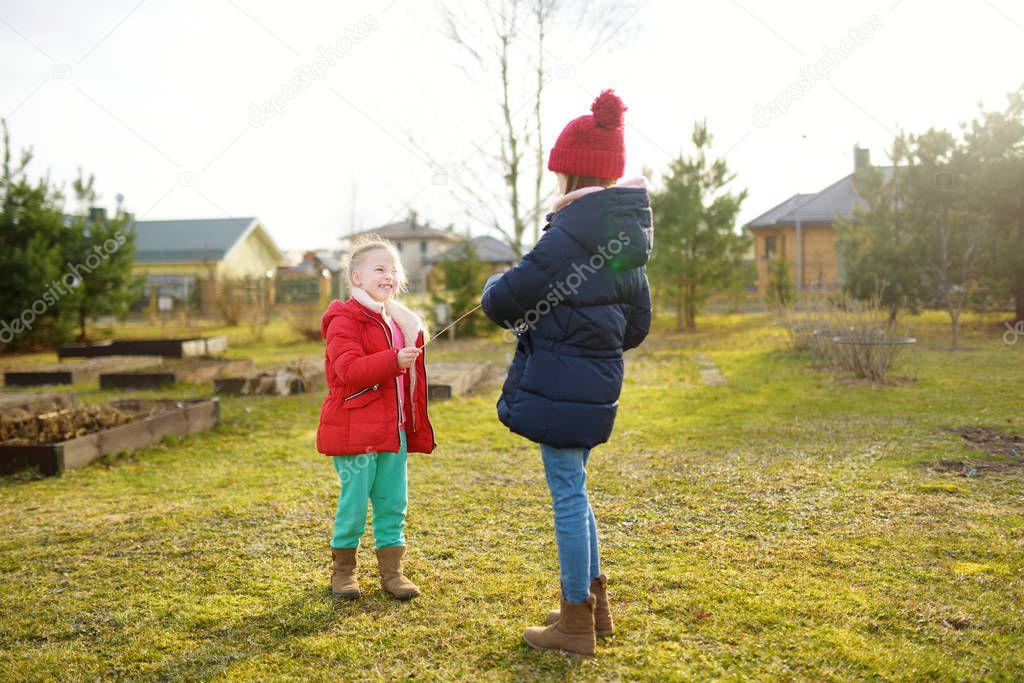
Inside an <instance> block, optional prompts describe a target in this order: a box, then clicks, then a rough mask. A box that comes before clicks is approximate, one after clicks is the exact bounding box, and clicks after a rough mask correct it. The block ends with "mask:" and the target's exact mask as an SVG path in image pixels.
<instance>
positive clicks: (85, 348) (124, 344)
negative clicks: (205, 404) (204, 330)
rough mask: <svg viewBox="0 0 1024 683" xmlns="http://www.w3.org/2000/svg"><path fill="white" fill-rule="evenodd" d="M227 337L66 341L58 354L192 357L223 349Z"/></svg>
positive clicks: (78, 355)
mask: <svg viewBox="0 0 1024 683" xmlns="http://www.w3.org/2000/svg"><path fill="white" fill-rule="evenodd" d="M227 348H228V338H227V337H224V336H218V337H197V338H195V339H120V340H107V341H101V342H95V343H89V344H65V345H64V346H60V347H58V348H57V357H58V358H61V359H63V358H94V357H96V356H163V357H164V358H192V357H195V356H206V355H210V354H214V353H220V352H221V351H226V350H227Z"/></svg>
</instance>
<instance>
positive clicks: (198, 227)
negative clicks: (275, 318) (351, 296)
mask: <svg viewBox="0 0 1024 683" xmlns="http://www.w3.org/2000/svg"><path fill="white" fill-rule="evenodd" d="M131 229H133V230H134V231H135V265H134V266H133V268H132V270H133V272H134V273H135V274H136V275H142V276H144V277H145V279H146V293H147V296H148V297H152V298H155V299H157V300H159V301H160V302H161V305H162V306H163V305H171V306H174V307H177V306H181V305H186V306H192V307H195V306H197V305H198V307H199V308H201V309H202V310H203V311H204V312H205V311H211V310H213V309H214V308H215V302H216V295H217V283H218V282H224V281H226V280H248V281H259V280H261V279H262V280H266V281H268V283H269V282H270V281H271V280H272V278H273V276H274V274H275V272H276V271H277V267H278V265H280V264H281V262H282V260H283V255H282V254H281V250H280V249H279V248H278V247H277V245H276V244H275V243H274V240H273V238H272V237H271V236H270V233H268V232H267V229H266V228H265V227H264V226H263V224H262V223H261V222H260V220H259V219H258V218H200V219H185V220H167V221H135V222H134V223H132V224H131ZM165 302H166V304H165Z"/></svg>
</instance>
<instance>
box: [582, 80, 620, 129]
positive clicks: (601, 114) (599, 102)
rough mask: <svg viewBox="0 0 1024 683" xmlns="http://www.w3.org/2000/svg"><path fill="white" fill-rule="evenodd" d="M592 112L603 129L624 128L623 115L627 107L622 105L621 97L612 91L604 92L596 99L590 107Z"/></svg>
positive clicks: (595, 120)
mask: <svg viewBox="0 0 1024 683" xmlns="http://www.w3.org/2000/svg"><path fill="white" fill-rule="evenodd" d="M590 111H591V112H593V114H594V122H595V123H597V125H599V126H601V127H602V128H610V129H612V130H615V129H617V128H622V115H623V113H625V111H626V105H624V104H623V103H622V100H621V99H619V96H618V95H616V94H615V91H614V90H612V89H610V88H609V89H608V90H602V91H601V94H600V95H598V96H597V97H595V98H594V103H593V104H592V105H590Z"/></svg>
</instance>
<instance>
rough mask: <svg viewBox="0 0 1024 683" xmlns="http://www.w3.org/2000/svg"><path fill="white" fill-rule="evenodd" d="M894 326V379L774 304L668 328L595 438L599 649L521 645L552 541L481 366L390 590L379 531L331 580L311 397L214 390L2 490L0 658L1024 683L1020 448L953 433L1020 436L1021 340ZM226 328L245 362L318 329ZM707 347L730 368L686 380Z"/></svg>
mask: <svg viewBox="0 0 1024 683" xmlns="http://www.w3.org/2000/svg"><path fill="white" fill-rule="evenodd" d="M907 322H908V323H909V325H910V326H911V329H912V330H913V331H914V333H915V334H916V335H917V336H918V337H919V338H920V339H921V344H919V345H918V348H916V349H915V350H914V352H913V354H912V355H911V356H910V357H908V358H907V359H906V361H905V362H904V363H903V364H902V365H901V367H900V368H898V369H897V371H896V373H895V374H896V375H897V376H902V377H904V378H905V379H903V380H902V381H898V382H895V383H893V384H891V385H872V384H870V383H865V382H859V381H852V380H850V379H847V378H841V377H840V378H836V377H834V376H833V375H832V374H831V373H830V372H829V371H827V370H823V369H819V368H816V367H815V366H814V362H813V359H812V358H811V357H810V356H809V355H807V354H805V353H799V352H792V351H788V350H787V349H786V344H785V337H784V335H783V333H782V331H781V330H780V329H779V328H777V327H774V326H772V325H771V324H770V321H769V320H768V318H767V317H766V316H758V315H747V316H725V315H722V316H711V317H707V318H702V319H700V321H699V324H700V325H701V329H700V331H699V332H697V333H695V334H690V335H683V334H677V333H674V332H671V331H670V330H671V328H672V326H673V321H672V320H669V319H665V320H659V321H658V329H657V330H656V331H655V332H654V333H653V334H652V337H651V339H650V340H649V341H648V343H647V344H645V345H644V346H643V347H641V348H640V349H638V350H636V351H633V352H630V353H629V354H628V356H627V357H628V361H627V381H626V384H625V387H624V390H623V395H622V400H621V404H620V411H619V417H618V422H617V425H616V431H615V434H614V436H613V437H612V440H611V441H610V442H609V443H608V444H605V445H603V446H600V447H598V448H597V449H595V451H594V454H593V457H592V459H591V467H590V491H591V496H592V500H593V504H594V508H595V511H596V513H597V517H598V523H599V526H600V534H601V539H602V544H603V545H602V559H603V562H604V569H605V571H606V573H607V574H608V576H609V580H610V586H609V592H610V596H611V600H612V608H613V613H614V616H615V619H616V627H617V633H616V634H615V635H614V636H613V637H612V638H610V639H608V640H607V641H604V642H601V643H599V647H598V656H597V657H596V658H594V659H592V660H571V659H566V658H563V657H561V656H559V655H556V654H551V653H543V652H537V651H534V650H531V649H529V648H527V647H526V646H525V645H524V644H523V643H522V640H521V633H522V631H523V630H524V629H525V628H526V627H527V626H530V625H534V624H538V623H540V621H541V619H542V618H543V615H544V614H545V612H546V611H547V610H548V609H551V608H553V607H555V606H556V602H555V601H556V598H557V589H558V584H557V582H558V579H557V559H556V553H555V546H554V535H553V529H552V522H551V510H550V501H549V498H548V494H547V489H546V487H545V484H544V477H543V472H542V469H541V463H540V458H539V454H538V451H537V447H536V446H535V445H534V444H531V443H529V442H527V441H525V440H524V439H521V438H519V437H517V436H514V435H512V434H510V433H509V432H508V431H507V430H506V429H505V428H504V427H503V426H502V425H501V424H500V423H498V421H497V419H496V416H495V410H494V401H495V399H496V394H497V385H496V384H495V383H494V382H492V383H490V384H489V385H488V386H486V387H484V388H483V390H481V391H479V392H477V393H475V394H474V395H472V396H469V397H465V398H461V399H457V400H454V401H450V402H446V403H435V404H434V405H432V407H431V415H432V421H433V423H434V426H435V430H436V432H437V440H438V443H439V447H438V449H437V451H436V452H435V453H434V454H432V455H429V456H424V455H413V456H410V467H409V477H410V507H409V518H408V523H407V536H408V541H409V556H408V562H407V573H408V574H409V576H410V578H412V579H413V580H414V581H416V582H417V583H419V585H420V587H421V589H422V590H423V595H422V596H421V597H420V598H418V599H416V600H414V601H412V602H410V603H398V602H395V601H393V600H391V599H389V598H387V597H385V595H384V594H383V593H382V592H381V590H380V588H379V584H378V583H377V582H376V580H375V579H376V577H375V568H376V567H375V561H374V560H373V554H372V547H371V545H370V543H372V541H369V537H368V539H367V541H366V542H365V543H364V547H363V549H362V550H361V551H360V560H361V562H362V564H361V566H360V569H359V574H360V580H361V584H362V587H363V589H364V597H363V598H362V599H360V600H358V601H355V602H345V601H339V600H335V599H332V597H331V595H330V592H329V589H328V575H329V564H330V555H329V551H328V549H327V542H328V536H329V533H330V528H331V521H332V518H333V513H334V507H335V502H336V496H337V493H338V484H337V479H336V476H335V474H334V472H333V470H332V468H331V466H330V463H329V462H328V461H327V459H326V458H324V457H323V456H320V455H318V454H317V453H316V452H315V449H314V445H313V439H314V433H315V429H316V422H317V415H318V410H319V407H320V397H319V396H315V395H314V396H297V397H289V398H264V397H258V398H225V399H223V406H222V408H223V410H222V415H223V422H222V424H221V426H220V427H218V428H217V429H215V430H211V431H208V432H203V433H200V434H195V435H192V436H189V437H188V438H186V439H184V440H182V441H180V442H178V441H166V442H164V443H162V444H160V445H158V446H155V447H151V448H148V449H145V450H143V451H138V452H136V453H134V454H132V455H130V456H122V457H120V458H111V459H107V460H105V461H102V462H98V463H94V464H92V465H90V466H88V467H86V468H84V469H81V470H76V471H72V472H69V473H67V474H66V475H65V476H64V477H62V478H59V479H46V480H34V479H31V478H28V477H25V476H20V477H18V476H16V477H9V478H7V479H5V480H2V481H0V529H2V530H3V532H2V534H0V615H2V617H0V679H2V680H18V681H21V680H65V679H68V680H81V679H90V680H91V679H98V678H103V679H140V678H141V679H186V680H195V679H199V680H206V679H218V680H220V679H236V680H243V679H263V680H269V679H274V680H277V679H293V680H334V681H336V680H354V679H358V680H361V679H370V680H385V679H386V680H392V679H397V678H406V677H414V678H417V679H426V680H434V679H436V680H450V679H469V680H514V681H519V680H550V679H558V680H560V679H572V680H576V679H579V680H658V681H662V680H694V679H697V680H710V679H720V680H721V679H724V680H744V679H758V680H815V681H818V680H849V679H882V680H921V679H928V680H950V681H954V680H957V681H959V680H976V679H981V680H1013V679H1017V680H1019V679H1020V678H1021V676H1022V673H1021V672H1022V671H1024V587H1022V581H1021V577H1022V574H1024V516H1022V512H1024V465H1021V462H1022V461H1024V455H1022V456H1013V455H1007V456H994V455H988V454H984V453H981V452H979V451H976V450H972V449H970V448H969V445H968V444H967V443H966V442H965V441H964V440H963V439H962V438H961V437H960V436H958V435H955V434H952V433H950V432H948V431H945V430H944V429H943V428H944V427H947V426H987V427H992V428H997V429H1001V430H1007V431H1009V432H1012V433H1017V434H1019V433H1020V432H1021V431H1022V429H1024V427H1022V416H1024V342H1022V343H1019V344H1017V345H1015V346H1007V345H1005V344H1003V342H1002V338H1001V337H1002V332H1003V331H1005V330H1004V329H1003V328H1002V326H1001V324H1000V323H997V322H993V321H991V320H988V321H985V320H978V319H974V318H971V319H968V320H967V321H966V324H965V329H964V330H963V339H962V344H963V345H964V346H967V347H969V348H970V349H971V350H966V351H957V352H950V351H948V350H945V345H946V344H947V343H948V324H947V323H946V321H945V319H944V318H943V317H942V316H941V315H938V314H934V313H929V314H926V315H923V316H919V317H917V318H912V319H908V321H907ZM234 334H235V337H234V338H232V344H233V347H232V354H236V353H237V354H239V355H249V356H253V357H255V358H256V359H257V361H258V363H260V364H270V363H273V362H277V361H279V360H281V359H284V360H287V359H289V358H290V357H296V356H299V355H307V356H308V355H315V354H317V353H319V349H320V346H319V344H317V343H309V342H301V341H300V340H298V339H295V338H292V337H290V336H289V334H288V332H287V330H285V329H283V328H275V327H273V326H272V328H271V329H269V330H268V331H267V334H266V335H265V337H264V341H262V342H254V341H253V340H251V339H250V338H247V337H246V334H248V332H247V331H246V330H245V329H242V330H238V331H236V332H235V333H234ZM509 351H510V349H509V347H508V346H506V345H503V344H502V343H501V341H500V339H499V338H498V337H497V336H495V337H493V338H491V339H486V340H480V341H460V342H455V343H454V344H451V343H447V342H439V343H437V344H436V345H434V346H432V347H431V348H430V350H429V351H428V358H437V359H444V360H457V359H459V358H464V357H468V358H473V359H478V360H492V361H495V362H496V363H497V364H498V365H503V364H504V362H505V361H506V358H507V357H508V356H507V354H508V352H509ZM696 353H704V354H706V355H708V356H709V357H710V358H711V359H712V360H714V361H715V362H716V363H717V364H718V366H719V367H720V368H721V370H722V372H723V374H724V375H725V377H726V379H727V384H726V385H725V386H720V387H708V386H704V385H702V384H700V380H699V374H698V372H697V369H696V365H695V364H694V361H693V355H694V354H696ZM24 362H27V361H24ZM80 389H82V390H81V391H80V397H81V398H82V400H85V401H98V400H106V399H109V398H111V397H112V396H113V394H112V393H109V392H99V391H95V390H89V389H84V388H80ZM208 391H209V387H175V388H172V389H167V390H165V391H163V392H149V393H147V394H142V395H153V396H156V395H162V396H186V395H187V396H192V395H197V394H202V393H206V392H208ZM940 461H967V462H971V463H988V462H993V461H994V462H996V463H997V464H996V465H994V466H989V467H984V466H981V467H978V468H977V470H976V473H975V475H974V476H962V475H960V474H957V473H956V472H955V471H942V470H943V469H944V468H942V467H936V464H938V463H940ZM999 463H1002V464H999ZM946 469H948V468H946Z"/></svg>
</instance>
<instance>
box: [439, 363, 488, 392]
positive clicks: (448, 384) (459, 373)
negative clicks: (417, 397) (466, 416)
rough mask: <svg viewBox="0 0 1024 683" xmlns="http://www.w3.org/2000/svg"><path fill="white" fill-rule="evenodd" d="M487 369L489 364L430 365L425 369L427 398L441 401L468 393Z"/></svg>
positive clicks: (484, 374) (485, 373)
mask: <svg viewBox="0 0 1024 683" xmlns="http://www.w3.org/2000/svg"><path fill="white" fill-rule="evenodd" d="M489 369H490V364H489V363H431V364H430V367H428V368H427V380H428V381H427V398H429V399H430V400H432V401H438V400H442V401H443V400H445V399H449V398H454V397H455V396H461V395H463V394H465V393H468V392H469V391H472V389H473V387H475V386H476V385H477V384H479V383H480V380H482V379H483V378H484V377H486V376H487V372H488V370H489Z"/></svg>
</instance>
